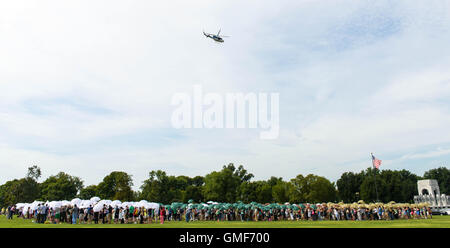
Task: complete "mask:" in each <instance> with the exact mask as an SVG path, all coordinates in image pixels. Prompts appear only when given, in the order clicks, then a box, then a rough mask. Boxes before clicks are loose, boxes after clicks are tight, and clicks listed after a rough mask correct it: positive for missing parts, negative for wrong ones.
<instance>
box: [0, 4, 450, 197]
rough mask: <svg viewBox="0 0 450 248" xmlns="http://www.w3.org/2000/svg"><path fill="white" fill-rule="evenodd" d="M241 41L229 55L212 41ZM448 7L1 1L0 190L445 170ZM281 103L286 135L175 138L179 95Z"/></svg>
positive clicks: (224, 133)
mask: <svg viewBox="0 0 450 248" xmlns="http://www.w3.org/2000/svg"><path fill="white" fill-rule="evenodd" d="M219 29H221V30H222V31H221V32H222V33H221V34H223V35H229V36H230V37H228V38H225V42H224V43H222V44H219V43H216V42H214V41H213V40H211V39H207V38H206V37H204V36H203V34H202V31H203V30H204V31H206V32H210V33H216V32H217V31H218V30H219ZM448 44H450V2H448V1H445V0H443V1H436V0H430V1H412V0H407V1H406V0H405V1H401V0H399V1H383V0H377V1H341V0H334V1H319V0H318V1H312V0H309V1H305V0H304V1H300V0H299V1H285V0H276V1H275V0H267V1H264V3H261V1H253V0H250V1H237V0H227V1H207V0H191V1H158V2H156V1H144V0H142V1H133V0H131V1H115V0H108V1H103V0H95V1H86V0H80V1H56V0H52V1H48V0H39V1H31V0H30V1H21V0H18V1H5V2H2V3H1V4H0V171H1V173H0V184H3V183H5V182H6V181H8V180H12V179H14V178H21V177H23V176H24V175H25V174H26V171H27V168H28V167H30V166H31V165H38V166H39V167H40V168H41V170H42V178H41V179H40V181H42V180H44V179H45V178H47V177H48V176H50V175H55V174H57V173H58V172H60V171H64V172H66V173H68V174H70V175H73V176H78V177H80V178H82V179H83V181H84V185H85V186H87V185H91V184H97V183H99V182H100V181H101V180H102V179H103V177H104V176H106V175H107V174H109V173H110V172H112V171H125V172H127V173H129V174H131V175H132V178H133V182H134V188H135V189H138V188H139V186H140V185H141V184H142V181H144V180H145V179H146V178H148V173H149V172H150V171H151V170H158V169H161V170H165V171H166V172H167V173H168V174H169V175H187V176H196V175H202V176H203V175H206V174H207V173H209V172H211V171H214V170H216V171H217V170H220V169H221V168H222V166H223V165H226V164H228V163H234V164H235V165H244V167H245V168H246V169H247V170H248V171H249V172H251V173H253V174H254V175H255V178H254V180H265V179H268V178H270V177H271V176H276V177H282V178H283V179H285V180H289V179H291V178H294V177H295V176H296V175H298V174H303V175H307V174H316V175H321V176H325V177H327V178H328V179H330V180H331V181H336V180H337V179H338V178H339V177H340V175H341V174H342V173H343V172H347V171H353V172H359V171H361V170H364V169H366V168H368V167H370V166H371V158H370V153H371V152H373V153H374V154H375V156H376V157H377V158H379V159H381V160H382V161H383V162H382V165H381V169H391V170H401V169H406V170H410V171H411V172H413V173H416V174H417V175H420V176H421V175H423V173H424V172H425V171H427V170H429V169H433V168H437V167H440V166H444V167H447V168H449V163H448V162H449V159H450V70H449V68H450V46H449V45H448ZM194 85H201V87H202V89H203V91H204V92H214V93H218V94H226V93H230V92H241V93H250V92H254V93H258V92H269V93H270V92H276V93H279V112H280V115H279V118H280V133H279V137H278V138H277V139H273V140H262V139H260V138H259V132H260V130H255V129H248V128H244V129H242V128H241V129H238V128H235V129H207V128H201V129H176V128H173V126H172V125H171V115H172V113H173V111H174V109H175V108H174V106H172V105H171V98H172V97H173V95H174V94H176V93H177V92H187V93H189V94H190V93H192V91H193V86H194Z"/></svg>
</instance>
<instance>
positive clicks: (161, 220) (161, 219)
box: [159, 207, 166, 224]
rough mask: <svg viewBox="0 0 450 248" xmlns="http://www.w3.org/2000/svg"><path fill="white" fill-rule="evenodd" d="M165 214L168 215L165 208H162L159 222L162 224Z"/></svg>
mask: <svg viewBox="0 0 450 248" xmlns="http://www.w3.org/2000/svg"><path fill="white" fill-rule="evenodd" d="M165 213H166V211H165V209H164V207H161V208H160V209H159V221H160V223H161V224H164V216H165Z"/></svg>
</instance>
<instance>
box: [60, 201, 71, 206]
mask: <svg viewBox="0 0 450 248" xmlns="http://www.w3.org/2000/svg"><path fill="white" fill-rule="evenodd" d="M69 205H70V201H67V200H62V201H61V206H69Z"/></svg>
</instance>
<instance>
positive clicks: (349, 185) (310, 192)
mask: <svg viewBox="0 0 450 248" xmlns="http://www.w3.org/2000/svg"><path fill="white" fill-rule="evenodd" d="M40 177H41V170H40V168H39V167H38V166H32V167H29V168H28V173H27V174H26V176H25V177H24V178H21V179H14V180H11V181H7V182H6V183H4V184H3V185H1V186H0V206H2V207H3V206H8V205H12V204H16V203H19V202H33V201H34V200H42V201H53V200H70V199H73V198H75V197H79V198H81V199H90V198H91V197H93V196H98V197H100V198H102V199H111V200H121V201H139V200H143V199H145V200H148V201H152V202H159V203H164V204H170V203H172V202H187V201H188V200H191V199H192V200H194V201H195V202H205V201H210V200H211V201H217V202H237V201H242V202H244V203H250V202H260V203H274V202H278V203H284V202H296V203H304V202H309V203H317V202H338V201H343V202H356V201H358V200H364V201H365V202H374V201H376V189H375V180H376V186H377V190H378V195H379V200H380V201H381V202H390V201H395V202H412V201H413V196H414V195H416V194H417V180H420V179H436V180H437V181H438V182H439V187H440V190H441V193H442V194H449V193H450V170H449V169H448V168H446V167H439V168H436V169H431V170H429V171H426V172H425V173H424V175H423V176H422V177H420V176H417V175H415V174H413V173H411V172H410V171H408V170H374V169H373V168H367V169H366V170H363V171H361V172H359V173H354V172H345V173H343V174H342V175H341V177H340V178H339V179H338V180H337V181H336V182H331V181H330V180H328V179H326V178H325V177H321V176H318V175H313V174H309V175H306V176H303V175H301V174H299V175H297V176H296V177H295V178H292V179H290V180H289V181H285V180H283V179H282V178H281V177H271V178H269V179H268V180H256V181H252V180H251V179H252V178H253V177H254V175H253V174H251V173H249V172H248V171H247V170H246V169H245V168H244V167H243V166H242V165H240V166H238V167H236V166H235V165H234V164H232V163H230V164H228V165H224V166H223V167H222V169H221V170H220V171H213V172H211V173H209V174H207V175H206V176H196V177H188V176H173V175H167V173H166V172H165V171H162V170H156V171H151V172H150V173H149V176H148V178H147V179H146V180H145V181H144V182H143V184H142V185H141V186H140V188H139V190H137V191H134V190H133V188H132V186H133V181H132V176H131V175H129V174H128V173H126V172H122V171H113V172H111V173H110V174H109V175H107V176H105V177H104V178H103V180H102V181H101V182H100V183H99V184H97V185H89V186H86V187H85V186H84V185H83V181H82V180H81V179H80V178H79V177H76V176H71V175H68V174H66V173H64V172H59V173H58V174H56V175H53V176H50V177H48V178H47V179H46V180H44V181H43V182H42V183H39V182H38V179H39V178H40Z"/></svg>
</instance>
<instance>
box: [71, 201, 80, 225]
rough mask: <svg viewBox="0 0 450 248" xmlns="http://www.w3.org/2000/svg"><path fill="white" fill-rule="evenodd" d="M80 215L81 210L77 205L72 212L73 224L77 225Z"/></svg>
mask: <svg viewBox="0 0 450 248" xmlns="http://www.w3.org/2000/svg"><path fill="white" fill-rule="evenodd" d="M79 213H80V209H79V208H78V207H77V204H75V205H74V206H73V210H72V224H77V219H78V214H79Z"/></svg>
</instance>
